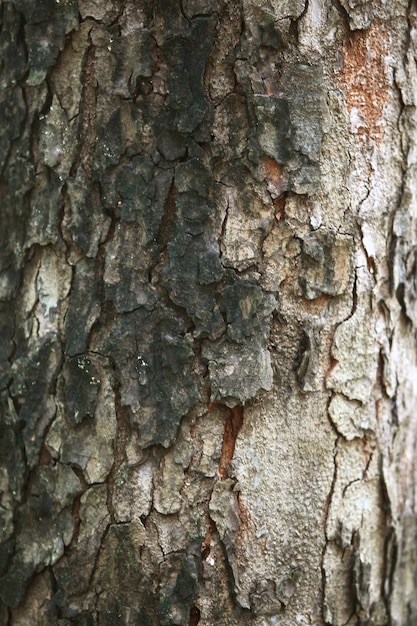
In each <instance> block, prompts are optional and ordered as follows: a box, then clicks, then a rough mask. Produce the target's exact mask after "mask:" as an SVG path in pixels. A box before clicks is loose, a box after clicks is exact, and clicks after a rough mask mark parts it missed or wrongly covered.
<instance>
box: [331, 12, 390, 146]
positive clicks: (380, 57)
mask: <svg viewBox="0 0 417 626" xmlns="http://www.w3.org/2000/svg"><path fill="white" fill-rule="evenodd" d="M388 47H389V34H388V32H387V31H386V30H385V28H384V27H383V25H382V24H381V23H380V22H378V21H375V22H373V24H372V25H371V26H370V27H369V28H368V29H367V30H364V31H356V32H354V33H353V34H352V37H351V38H350V40H349V41H347V42H346V44H345V46H344V49H343V53H344V65H343V69H342V70H341V71H340V72H339V73H338V81H339V82H340V83H341V87H342V88H343V90H344V91H345V93H346V100H347V105H348V110H349V113H350V118H351V123H352V132H354V133H355V134H357V135H358V136H359V137H360V138H362V139H366V140H369V139H373V140H376V141H378V140H379V141H380V140H382V138H383V125H382V124H381V121H382V118H383V113H384V105H385V104H386V103H387V102H388V99H389V91H388V86H389V79H388V61H387V57H388Z"/></svg>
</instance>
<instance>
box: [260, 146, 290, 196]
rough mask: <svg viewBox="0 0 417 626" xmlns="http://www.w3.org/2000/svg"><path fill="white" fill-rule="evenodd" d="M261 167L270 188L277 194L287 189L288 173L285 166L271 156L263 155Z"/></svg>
mask: <svg viewBox="0 0 417 626" xmlns="http://www.w3.org/2000/svg"><path fill="white" fill-rule="evenodd" d="M260 168H261V171H262V176H263V177H264V180H266V181H267V183H268V189H269V190H270V191H271V192H273V193H274V194H276V195H277V196H278V195H280V194H281V193H283V192H284V191H286V189H287V183H288V175H287V172H286V171H285V168H284V166H283V165H282V164H281V163H278V162H277V161H275V159H273V158H272V157H269V156H266V155H264V156H262V157H261V160H260Z"/></svg>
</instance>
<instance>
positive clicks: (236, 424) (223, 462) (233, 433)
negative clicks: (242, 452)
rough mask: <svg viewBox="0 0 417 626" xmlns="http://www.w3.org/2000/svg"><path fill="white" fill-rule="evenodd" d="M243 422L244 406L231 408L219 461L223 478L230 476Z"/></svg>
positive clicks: (225, 425) (225, 426)
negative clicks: (237, 439)
mask: <svg viewBox="0 0 417 626" xmlns="http://www.w3.org/2000/svg"><path fill="white" fill-rule="evenodd" d="M242 424H243V407H242V406H235V407H234V408H233V409H230V412H229V414H228V415H227V417H226V421H225V424H224V434H223V443H222V453H221V457H220V463H219V474H220V478H221V479H222V480H225V479H226V478H227V477H228V476H229V469H230V463H231V461H232V458H233V453H234V451H235V444H236V437H237V436H238V434H239V430H240V429H241V428H242Z"/></svg>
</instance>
